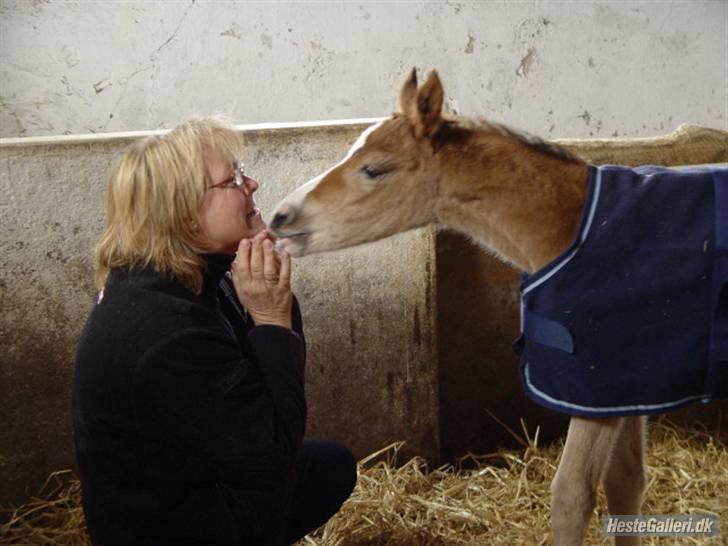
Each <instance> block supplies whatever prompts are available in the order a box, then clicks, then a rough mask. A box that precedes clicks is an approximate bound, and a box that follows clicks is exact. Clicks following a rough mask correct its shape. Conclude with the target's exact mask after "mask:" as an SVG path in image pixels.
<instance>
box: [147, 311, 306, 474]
mask: <svg viewBox="0 0 728 546" xmlns="http://www.w3.org/2000/svg"><path fill="white" fill-rule="evenodd" d="M248 335H249V337H250V343H251V346H252V348H253V352H254V354H255V359H256V363H253V362H251V361H250V360H248V359H246V358H244V357H243V356H242V353H241V351H240V348H239V346H238V344H237V342H236V341H235V340H234V339H233V338H232V337H231V336H230V335H229V334H228V333H227V332H226V331H225V330H224V329H223V328H221V327H219V325H211V326H210V327H209V328H201V327H196V328H184V329H181V330H178V331H177V332H176V333H175V334H173V335H172V336H170V337H168V338H167V339H164V340H162V341H160V342H159V343H157V344H156V345H155V346H154V347H152V348H151V349H150V350H148V351H147V353H146V354H145V357H144V358H143V359H142V362H141V363H140V365H139V366H138V367H137V369H136V374H135V396H136V405H137V420H138V426H139V427H141V428H142V429H144V428H145V427H148V426H152V425H150V423H153V424H154V426H156V427H157V428H158V430H156V431H155V433H159V434H162V435H164V436H166V437H167V438H168V439H170V441H171V442H173V443H174V444H175V445H176V446H177V447H178V448H179V449H180V450H182V451H184V452H185V453H188V454H189V455H190V456H193V457H196V458H197V457H200V458H203V459H205V460H208V461H212V462H213V463H214V466H215V468H216V469H218V471H219V472H221V473H222V474H223V476H222V477H223V478H224V479H225V480H226V481H228V482H229V483H236V478H238V477H239V476H240V471H241V470H248V471H251V470H253V471H255V470H256V468H260V467H266V468H267V467H270V465H271V464H283V465H287V464H290V463H291V461H292V460H293V458H294V457H295V455H296V452H297V450H298V447H299V446H300V444H301V442H302V440H303V433H304V429H305V421H306V402H305V398H304V390H303V372H304V361H305V354H304V351H305V350H304V345H303V340H302V339H301V337H299V335H298V334H296V333H294V332H293V331H291V330H288V329H285V328H279V327H276V326H268V327H263V326H261V327H258V328H253V329H252V330H251V331H250V332H249V334H248ZM148 417H151V419H147V418H148Z"/></svg>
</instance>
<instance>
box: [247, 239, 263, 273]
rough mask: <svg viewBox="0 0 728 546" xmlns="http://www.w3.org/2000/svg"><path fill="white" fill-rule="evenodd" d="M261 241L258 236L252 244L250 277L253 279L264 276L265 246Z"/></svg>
mask: <svg viewBox="0 0 728 546" xmlns="http://www.w3.org/2000/svg"><path fill="white" fill-rule="evenodd" d="M260 241H261V240H260V239H258V238H257V236H256V237H254V238H253V242H252V244H251V245H250V277H251V279H252V280H253V281H255V280H258V279H262V277H263V246H262V245H261V244H260Z"/></svg>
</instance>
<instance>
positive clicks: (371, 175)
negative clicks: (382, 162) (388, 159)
mask: <svg viewBox="0 0 728 546" xmlns="http://www.w3.org/2000/svg"><path fill="white" fill-rule="evenodd" d="M361 172H362V173H364V174H365V175H367V176H368V177H369V178H372V179H373V178H379V177H380V176H382V175H384V174H386V173H385V172H384V171H378V170H376V169H372V168H371V167H370V166H369V165H364V166H363V167H362V168H361Z"/></svg>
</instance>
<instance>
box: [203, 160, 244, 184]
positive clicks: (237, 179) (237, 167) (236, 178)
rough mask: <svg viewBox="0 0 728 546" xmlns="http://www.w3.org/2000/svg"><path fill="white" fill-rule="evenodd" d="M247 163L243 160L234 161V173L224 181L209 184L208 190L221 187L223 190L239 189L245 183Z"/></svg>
mask: <svg viewBox="0 0 728 546" xmlns="http://www.w3.org/2000/svg"><path fill="white" fill-rule="evenodd" d="M245 178H246V177H245V165H243V163H242V162H241V161H233V175H232V176H231V177H230V178H226V179H225V180H223V181H222V182H218V183H217V184H213V185H212V186H208V187H207V188H206V190H211V189H213V188H221V189H223V190H229V189H233V188H235V189H238V188H241V187H242V186H243V184H244V183H245Z"/></svg>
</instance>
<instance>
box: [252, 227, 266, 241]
mask: <svg viewBox="0 0 728 546" xmlns="http://www.w3.org/2000/svg"><path fill="white" fill-rule="evenodd" d="M267 237H268V230H265V229H264V230H262V231H259V232H258V233H256V234H255V236H254V237H253V243H262V242H263V241H264V240H265V239H266V238H267Z"/></svg>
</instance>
